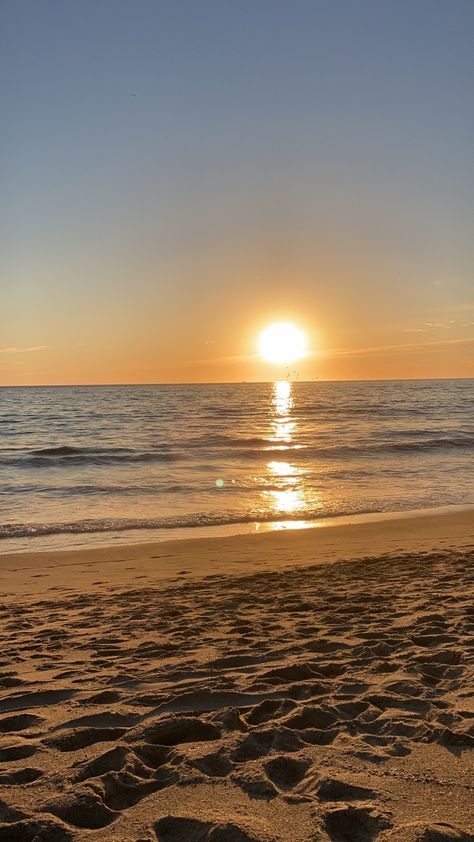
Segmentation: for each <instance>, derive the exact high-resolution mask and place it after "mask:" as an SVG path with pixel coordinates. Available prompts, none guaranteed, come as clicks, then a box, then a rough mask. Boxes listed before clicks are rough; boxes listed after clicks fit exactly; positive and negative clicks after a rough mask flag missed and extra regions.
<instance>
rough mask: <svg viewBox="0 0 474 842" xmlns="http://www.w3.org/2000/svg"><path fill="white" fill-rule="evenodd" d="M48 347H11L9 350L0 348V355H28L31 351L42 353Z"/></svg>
mask: <svg viewBox="0 0 474 842" xmlns="http://www.w3.org/2000/svg"><path fill="white" fill-rule="evenodd" d="M47 347H48V345H31V346H30V347H28V348H17V347H16V346H15V345H12V346H11V347H10V348H0V354H29V353H31V352H32V351H44V350H45V349H46V348H47Z"/></svg>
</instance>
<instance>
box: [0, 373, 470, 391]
mask: <svg viewBox="0 0 474 842" xmlns="http://www.w3.org/2000/svg"><path fill="white" fill-rule="evenodd" d="M445 380H446V381H447V380H474V376H470V377H469V376H468V377H369V378H338V379H330V378H328V379H325V378H322V377H313V378H311V379H310V380H300V379H297V380H291V379H289V378H286V377H280V378H275V379H274V380H199V381H196V380H182V381H163V380H161V381H155V382H143V383H123V382H120V381H117V382H113V383H10V384H6V383H0V389H61V388H66V389H70V388H72V389H80V388H100V387H101V386H137V387H140V386H245V385H252V386H253V385H270V384H273V383H281V382H283V383H304V384H307V383H417V382H419V383H423V382H436V381H445Z"/></svg>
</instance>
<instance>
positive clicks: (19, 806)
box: [0, 511, 474, 842]
mask: <svg viewBox="0 0 474 842" xmlns="http://www.w3.org/2000/svg"><path fill="white" fill-rule="evenodd" d="M473 562H474V516H473V513H472V511H471V512H469V511H466V512H458V513H454V514H453V513H451V514H450V513H445V514H438V513H437V514H435V515H425V516H421V517H406V518H396V519H388V520H380V521H372V522H367V523H360V524H351V525H336V524H333V525H331V526H329V527H327V528H313V529H305V530H291V531H286V532H269V533H265V534H260V535H240V536H235V537H230V538H213V539H205V538H199V539H191V540H187V541H170V542H163V543H155V544H136V545H134V546H129V547H128V546H115V547H104V548H96V549H93V550H92V549H91V550H71V551H57V552H42V553H23V554H10V555H3V556H1V557H0V591H1V629H2V642H3V647H2V653H1V656H0V660H1V664H0V688H1V691H0V735H1V736H0V842H66V840H86V839H87V840H91V842H96V840H101V842H102V840H103V842H112V840H113V842H126V841H127V842H152V840H159V842H178V840H183V842H203V841H204V840H209V842H277V841H278V842H284V840H285V841H286V840H288V842H290V841H291V842H317V840H331V841H332V842H346V840H347V842H349V840H355V842H365V840H367V841H368V840H372V839H377V840H380V842H385V841H386V842H395V841H397V842H398V840H399V842H444V841H445V840H446V842H448V840H449V842H456V841H457V842H461V840H472V839H474V817H473V810H472V804H473V800H474V799H473V796H474V752H473V747H474V682H473V677H474V666H473V665H474V647H473V643H474V607H473V604H474V603H473V595H474V588H473V584H474V566H473Z"/></svg>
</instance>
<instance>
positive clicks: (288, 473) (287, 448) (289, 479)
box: [265, 380, 315, 529]
mask: <svg viewBox="0 0 474 842" xmlns="http://www.w3.org/2000/svg"><path fill="white" fill-rule="evenodd" d="M293 408H294V398H293V389H292V384H291V383H290V382H289V381H287V380H281V381H278V382H277V383H275V384H274V390H273V398H272V409H273V417H272V421H271V425H272V435H271V437H270V440H271V442H272V444H271V446H270V448H269V450H271V451H281V452H282V453H285V456H286V454H287V453H288V452H291V449H295V448H298V447H299V445H298V444H297V443H296V441H295V437H296V436H297V432H298V430H297V422H296V420H295V417H294V415H293V414H292V412H293ZM267 470H268V472H269V477H270V479H272V478H273V480H276V481H277V484H278V488H277V489H271V490H269V491H268V492H266V493H265V498H266V503H267V506H269V507H270V508H271V509H273V511H274V512H275V513H277V514H278V515H282V516H284V515H291V516H292V520H291V521H288V522H285V521H277V522H275V523H273V524H272V526H271V528H272V529H284V528H287V527H289V526H291V527H292V528H302V527H305V526H309V525H310V524H309V523H306V522H305V521H304V520H301V521H298V520H296V519H295V520H293V517H294V516H295V515H297V514H298V512H301V513H303V512H304V511H305V509H306V500H305V494H304V475H305V473H306V471H305V469H304V468H301V467H298V466H297V465H294V464H291V462H287V461H283V460H280V459H273V460H272V461H270V462H268V463H267ZM312 503H313V506H314V503H315V500H314V499H313V500H312Z"/></svg>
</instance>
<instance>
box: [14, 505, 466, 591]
mask: <svg viewBox="0 0 474 842" xmlns="http://www.w3.org/2000/svg"><path fill="white" fill-rule="evenodd" d="M341 520H342V519H341ZM344 520H345V521H346V522H344V523H341V522H340V520H338V519H336V518H331V519H328V520H326V521H324V522H322V521H321V522H314V523H312V524H311V526H310V527H309V528H305V529H301V528H288V529H281V530H261V531H259V532H256V533H248V532H246V533H241V534H233V535H230V536H219V537H218V536H211V537H203V536H200V537H193V538H185V539H179V538H174V539H171V540H166V541H150V542H138V543H131V544H117V545H113V544H109V545H106V546H92V547H87V548H71V549H66V550H61V549H55V550H36V551H35V550H30V551H26V552H25V551H22V552H13V553H5V554H3V555H0V589H1V590H2V591H5V590H6V591H8V590H11V589H13V590H14V591H15V592H18V591H19V590H21V586H24V585H25V584H26V582H25V575H26V576H28V571H29V574H30V575H29V577H28V578H30V579H31V580H32V581H31V583H32V584H33V583H34V585H35V590H36V591H43V592H44V591H45V590H47V589H48V588H49V585H50V582H51V578H52V577H54V575H55V571H59V570H61V569H62V568H68V570H69V575H70V576H71V578H72V582H74V583H75V580H76V578H77V577H78V582H77V586H80V585H79V582H81V583H82V585H83V586H85V585H86V584H90V582H91V579H92V578H95V577H96V573H97V570H98V568H100V566H101V565H102V564H104V565H106V569H107V576H108V578H109V580H110V581H113V582H114V583H115V584H119V583H123V584H127V583H130V579H131V567H130V562H133V571H134V575H135V576H136V577H138V576H140V577H142V576H143V575H146V576H149V577H151V578H152V579H153V581H157V580H169V579H174V578H175V577H176V576H191V577H193V578H196V577H197V578H201V577H204V576H209V575H216V574H218V575H235V574H236V573H237V574H238V573H241V574H244V573H245V574H248V573H250V572H258V571H261V570H265V569H268V568H272V569H281V568H283V567H286V568H288V567H293V566H307V565H311V564H324V563H331V562H334V561H338V560H340V559H341V558H344V559H345V560H347V561H350V560H352V559H358V558H363V557H367V558H373V557H374V556H377V555H387V554H391V553H394V552H404V553H408V552H411V553H412V552H427V551H428V550H432V549H435V548H442V547H443V545H448V544H451V543H452V544H454V545H455V546H456V547H465V548H468V547H472V545H473V544H474V512H473V510H472V509H464V508H463V509H462V510H456V511H455V512H453V511H451V510H449V509H448V508H447V507H446V508H443V509H442V510H439V509H437V510H436V512H435V513H433V510H430V509H427V510H423V512H422V513H421V514H420V512H419V511H418V512H415V511H411V512H403V513H402V512H400V513H398V512H397V513H388V516H387V517H385V518H381V517H379V516H374V517H373V518H370V519H369V518H368V517H367V516H365V517H364V519H363V520H360V521H357V522H356V521H355V520H354V519H353V518H350V519H344ZM183 568H185V569H184V571H183ZM39 571H40V572H39ZM71 586H72V587H74V586H75V585H74V584H71Z"/></svg>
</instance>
